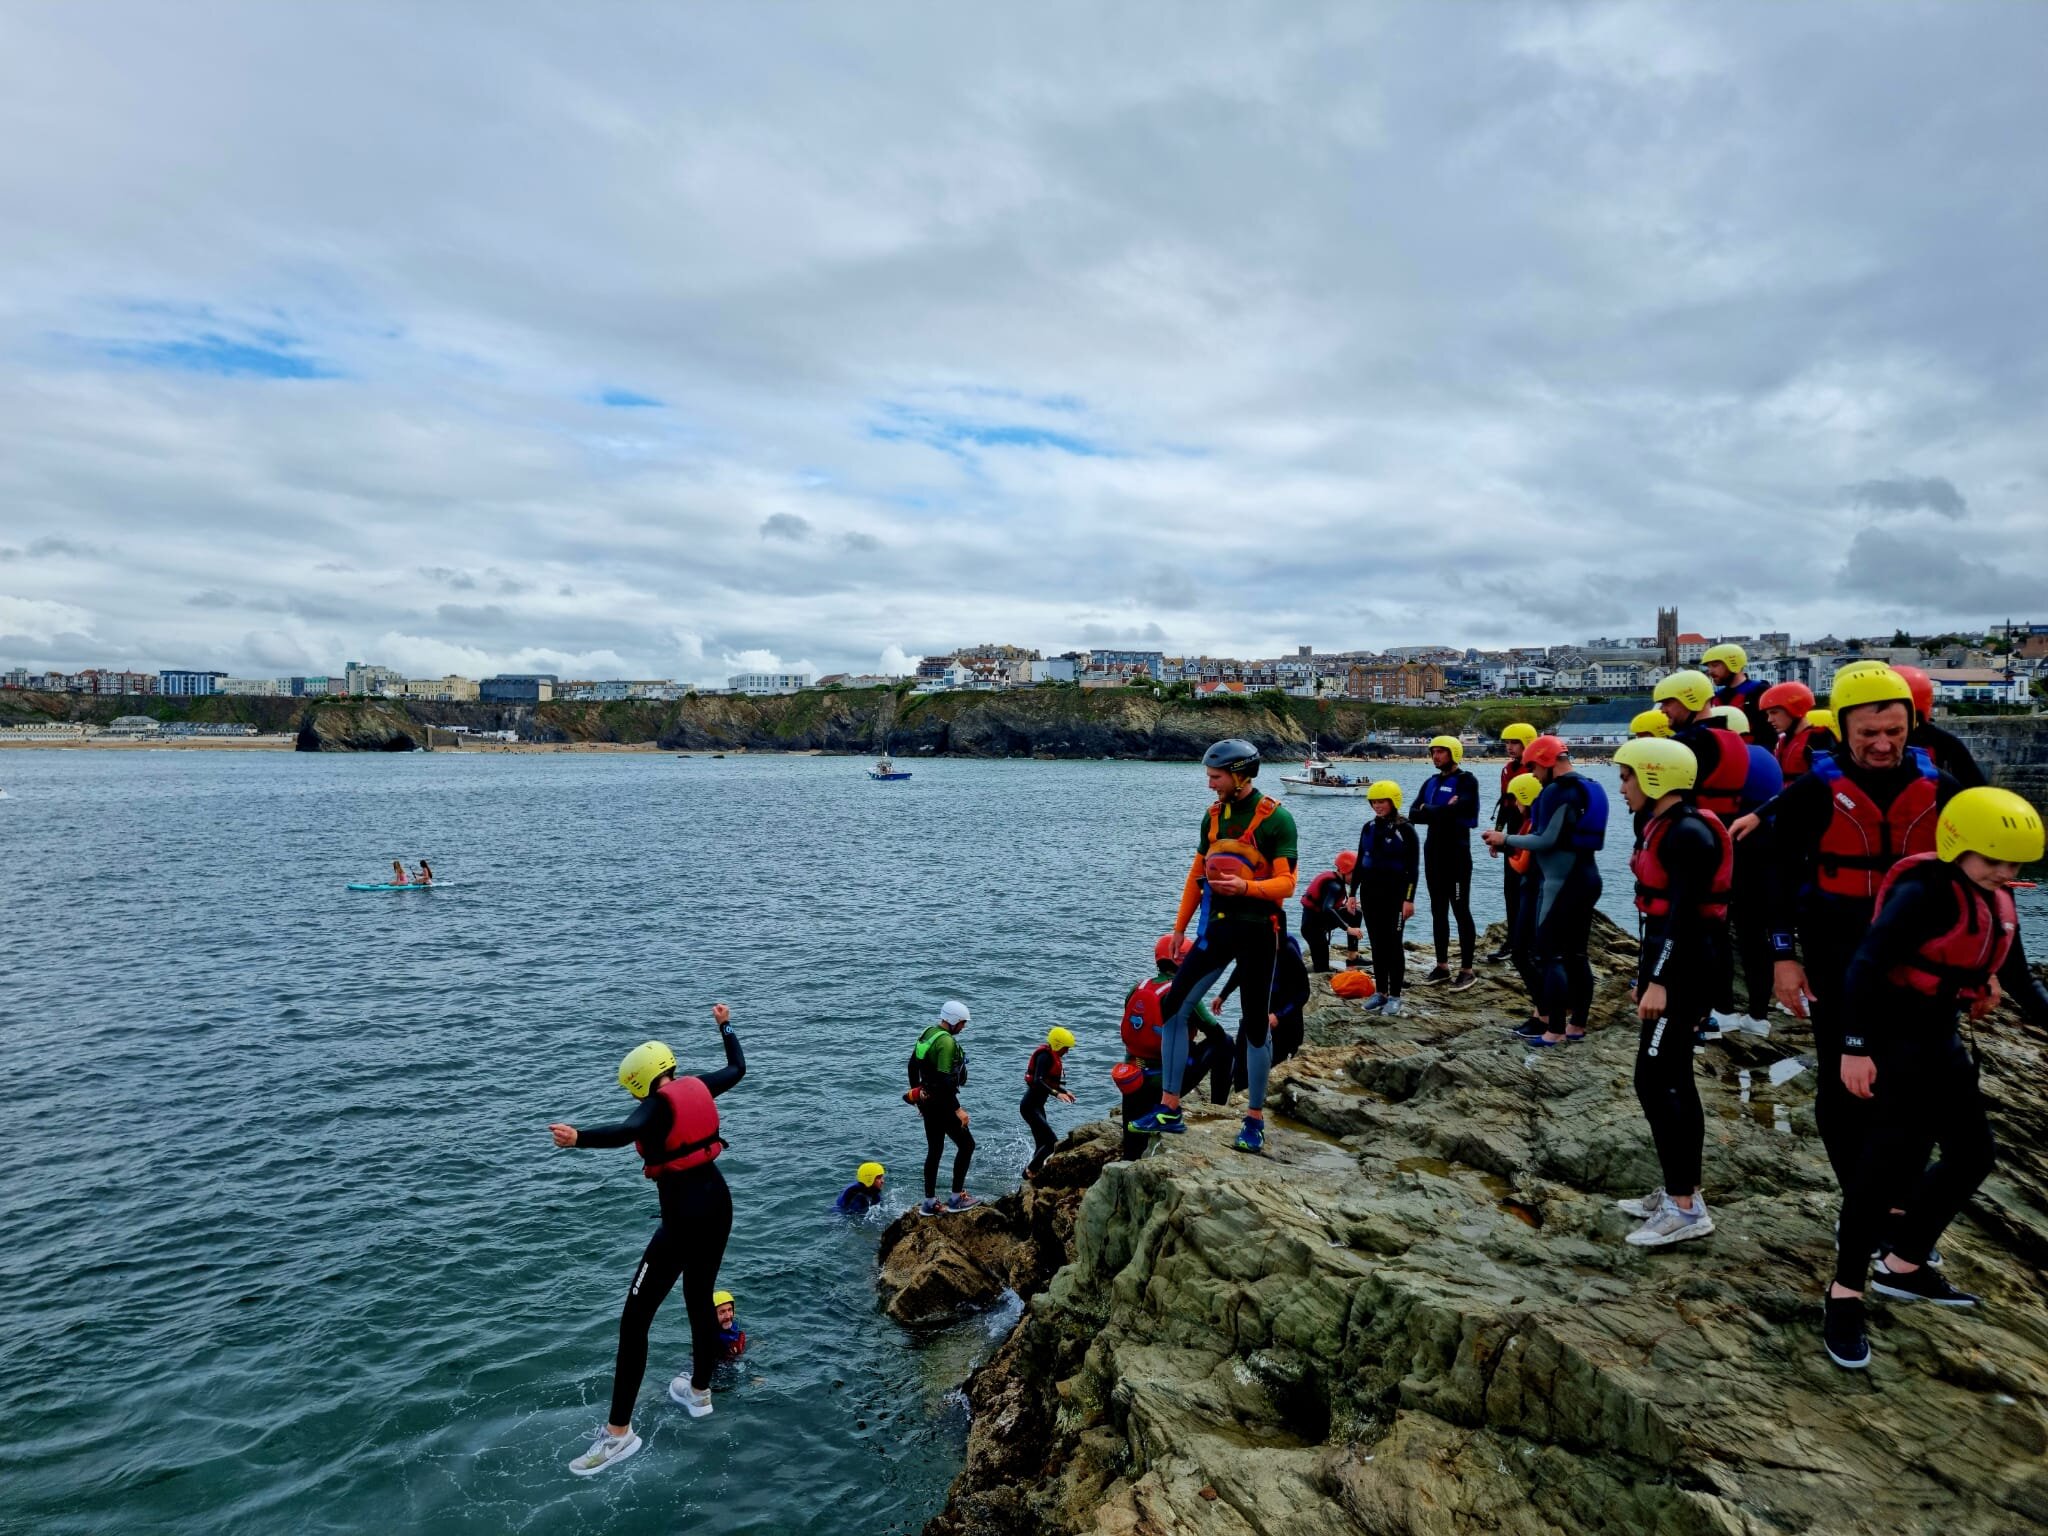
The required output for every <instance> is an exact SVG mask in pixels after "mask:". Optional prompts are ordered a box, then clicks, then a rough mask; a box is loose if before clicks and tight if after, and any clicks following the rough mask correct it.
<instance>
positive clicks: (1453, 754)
mask: <svg viewBox="0 0 2048 1536" xmlns="http://www.w3.org/2000/svg"><path fill="white" fill-rule="evenodd" d="M1429 760H1430V762H1432V763H1433V764H1435V765H1436V772H1435V773H1434V774H1432V775H1430V777H1428V778H1427V779H1424V780H1423V781H1422V788H1420V789H1418V790H1417V791H1416V792H1415V809H1414V810H1413V811H1411V812H1410V813H1409V816H1410V819H1411V820H1413V821H1414V823H1415V824H1416V825H1417V826H1418V827H1427V828H1429V836H1428V837H1427V838H1426V839H1424V841H1423V845H1422V876H1423V883H1424V884H1425V885H1427V886H1428V887H1429V928H1430V936H1431V937H1432V938H1434V939H1435V940H1436V966H1435V968H1434V969H1433V970H1431V971H1430V973H1429V974H1428V975H1427V976H1424V977H1423V978H1422V984H1423V985H1424V986H1425V987H1433V986H1436V985H1437V984H1438V983H1440V982H1446V981H1447V982H1449V983H1450V984H1451V990H1452V991H1453V992H1462V991H1464V990H1465V989H1466V988H1467V987H1469V986H1472V985H1473V984H1474V983H1476V982H1477V981H1478V980H1479V977H1478V974H1477V973H1476V972H1475V971H1474V970H1473V969H1472V950H1473V946H1474V945H1475V944H1476V943H1477V936H1476V935H1475V933H1474V931H1473V927H1472V829H1473V828H1474V827H1476V826H1478V825H1479V781H1478V780H1477V779H1475V778H1473V777H1472V775H1471V774H1470V773H1469V772H1467V771H1466V770H1465V769H1464V768H1462V767H1460V766H1459V765H1460V764H1461V763H1463V762H1464V760H1465V744H1464V743H1463V742H1461V741H1459V740H1458V738H1457V737H1455V736H1438V737H1434V738H1432V740H1431V741H1430V743H1429ZM1453 917H1455V918H1457V920H1458V974H1457V975H1456V976H1455V977H1453V976H1452V975H1451V967H1450V957H1451V919H1452V918H1453Z"/></svg>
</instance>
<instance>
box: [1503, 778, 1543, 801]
mask: <svg viewBox="0 0 2048 1536" xmlns="http://www.w3.org/2000/svg"><path fill="white" fill-rule="evenodd" d="M1508 793H1509V794H1511V795H1513V796H1514V797H1515V800H1516V801H1517V802H1518V803H1519V804H1520V805H1521V806H1522V808H1523V809H1524V810H1526V809H1528V807H1530V806H1532V805H1534V804H1535V803H1536V797H1537V796H1538V795H1540V794H1542V793H1543V785H1542V783H1541V782H1539V781H1538V779H1537V777H1536V775H1535V774H1533V773H1518V774H1516V775H1515V776H1514V777H1513V778H1512V779H1509V780H1508Z"/></svg>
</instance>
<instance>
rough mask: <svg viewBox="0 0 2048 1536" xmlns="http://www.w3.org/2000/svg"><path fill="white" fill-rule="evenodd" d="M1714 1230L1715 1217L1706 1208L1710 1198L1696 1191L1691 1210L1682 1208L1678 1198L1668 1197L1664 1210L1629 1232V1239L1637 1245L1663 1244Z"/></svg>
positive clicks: (1651, 1246)
mask: <svg viewBox="0 0 2048 1536" xmlns="http://www.w3.org/2000/svg"><path fill="white" fill-rule="evenodd" d="M1713 1230H1714V1218H1713V1217H1712V1216H1711V1215H1710V1214H1709V1213H1708V1211H1707V1202H1706V1201H1705V1200H1704V1199H1702V1198H1701V1197H1700V1196H1698V1195H1694V1196H1693V1197H1692V1209H1691V1210H1690V1211H1683V1210H1680V1209H1679V1208H1678V1202H1677V1201H1675V1200H1666V1201H1665V1202H1664V1208H1663V1209H1662V1210H1660V1211H1659V1212H1657V1214H1656V1215H1654V1216H1652V1217H1651V1218H1650V1219H1649V1220H1648V1221H1646V1222H1644V1223H1643V1224H1642V1225H1641V1226H1640V1227H1638V1228H1636V1230H1635V1231H1633V1232H1631V1233H1629V1235H1628V1241H1629V1242H1630V1243H1632V1244H1633V1245H1634V1246H1636V1247H1638V1248H1662V1247H1665V1246H1666V1245H1668V1244H1671V1243H1682V1242H1684V1241H1685V1240H1686V1239H1687V1238H1689V1237H1705V1236H1706V1235H1707V1234H1708V1233H1709V1232H1711V1231H1713Z"/></svg>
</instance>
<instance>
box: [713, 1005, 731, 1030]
mask: <svg viewBox="0 0 2048 1536" xmlns="http://www.w3.org/2000/svg"><path fill="white" fill-rule="evenodd" d="M711 1021H712V1022H713V1023H714V1024H716V1025H717V1026H718V1027H719V1028H720V1029H723V1028H725V1026H726V1025H728V1024H730V1023H731V1022H732V1010H731V1009H730V1008H728V1007H726V1006H725V1004H723V1003H713V1004H712V1005H711Z"/></svg>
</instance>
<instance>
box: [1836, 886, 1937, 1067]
mask: <svg viewBox="0 0 2048 1536" xmlns="http://www.w3.org/2000/svg"><path fill="white" fill-rule="evenodd" d="M1955 903H1956V896H1955V892H1953V891H1951V890H1948V889H1946V888H1944V887H1943V886H1941V885H1938V884H1936V883H1934V882H1933V881H1929V880H1901V881H1899V882H1898V883H1897V884H1896V885H1894V886H1893V887H1892V888H1891V891H1890V892H1889V894H1887V895H1886V897H1885V899H1884V905H1883V906H1882V907H1880V908H1879V909H1878V913H1877V917H1876V918H1875V919H1874V920H1873V921H1872V922H1871V925H1870V930H1869V932H1867V933H1865V934H1864V935H1863V942H1862V943H1861V944H1858V945H1857V946H1856V954H1855V956H1854V958H1852V959H1851V960H1850V961H1849V972H1848V976H1847V978H1846V979H1845V980H1844V982H1843V986H1842V995H1843V997H1844V999H1845V1000H1846V1002H1847V1006H1846V1007H1845V1008H1844V1009H1843V1010H1842V1016H1843V1020H1844V1024H1845V1029H1844V1032H1843V1035H1842V1054H1843V1055H1845V1056H1868V1055H1869V1054H1870V1053H1871V1049H1872V1047H1873V1046H1880V1045H1883V1044H1884V1043H1885V1042H1886V1041H1887V1040H1888V1039H1889V1037H1890V1031H1891V1030H1893V1029H1894V1028H1896V1027H1897V1024H1898V1015H1899V1012H1900V1010H1899V1007H1898V1003H1897V1000H1896V999H1894V998H1890V997H1887V996H1886V995H1885V994H1886V993H1887V992H1888V991H1889V990H1890V988H1889V986H1888V984H1887V983H1886V981H1885V972H1886V971H1887V970H1888V969H1889V968H1890V967H1891V965H1892V963H1893V961H1894V960H1895V959H1896V958H1897V957H1899V956H1901V955H1912V954H1917V953H1919V951H1920V949H1921V946H1923V945H1924V944H1926V942H1927V941H1928V940H1929V939H1932V938H1934V937H1935V936H1936V935H1938V934H1940V933H1942V932H1944V931H1945V930H1946V929H1947V928H1948V926H1949V924H1951V923H1953V922H1954V921H1955V917H1956V906H1955Z"/></svg>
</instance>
